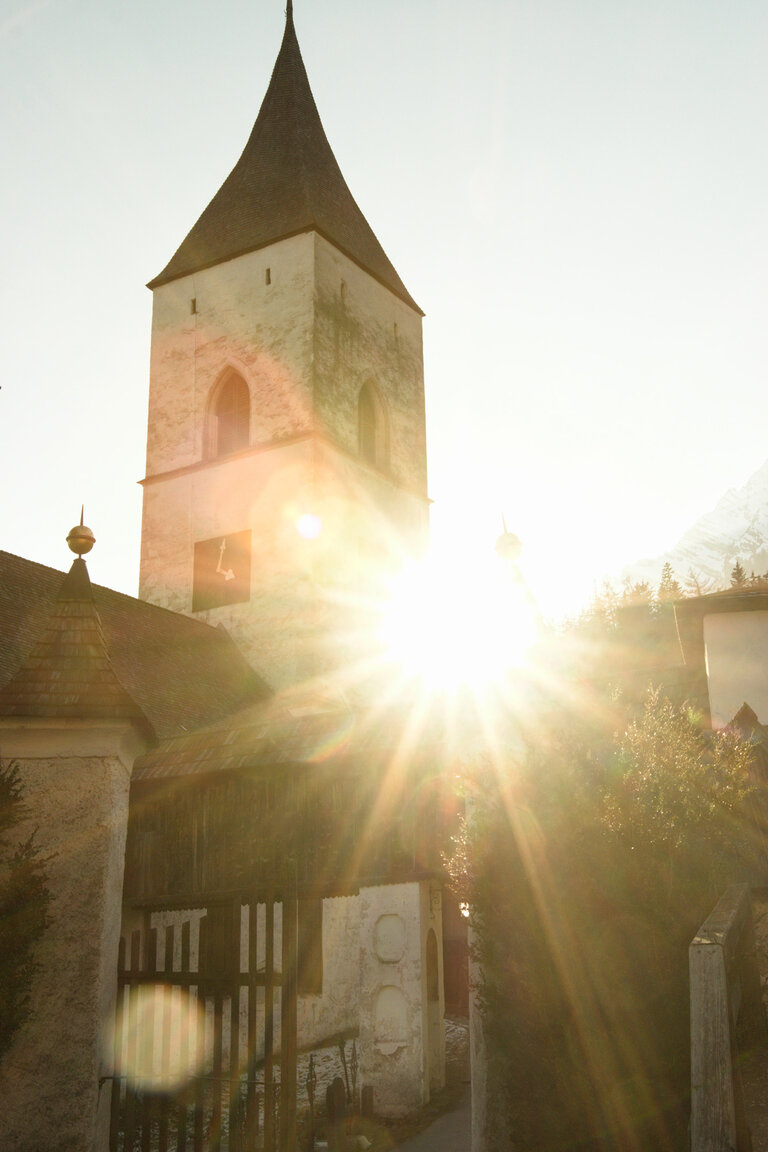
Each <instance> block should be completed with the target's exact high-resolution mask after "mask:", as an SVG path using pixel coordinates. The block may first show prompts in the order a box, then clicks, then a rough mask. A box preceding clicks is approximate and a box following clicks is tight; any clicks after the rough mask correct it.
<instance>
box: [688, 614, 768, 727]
mask: <svg viewBox="0 0 768 1152" xmlns="http://www.w3.org/2000/svg"><path fill="white" fill-rule="evenodd" d="M704 646H705V651H706V666H707V683H708V686H709V707H710V713H711V716H712V726H713V727H714V728H722V727H724V726H725V725H726V724H729V723H730V722H731V720H733V718H734V716H735V715H736V713H737V712H738V710H739V708H741V706H742V704H744V703H746V704H749V706H750V708H752V709H753V710H754V711H755V712H756V713H757V718H758V720H760V722H761V723H762V724H765V723H766V722H768V612H713V613H710V614H709V615H707V616H705V617H704Z"/></svg>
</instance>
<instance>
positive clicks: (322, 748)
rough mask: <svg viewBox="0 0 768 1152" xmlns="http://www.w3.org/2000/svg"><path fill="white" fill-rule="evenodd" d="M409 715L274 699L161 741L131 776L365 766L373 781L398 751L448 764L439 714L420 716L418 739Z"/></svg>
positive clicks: (386, 709)
mask: <svg viewBox="0 0 768 1152" xmlns="http://www.w3.org/2000/svg"><path fill="white" fill-rule="evenodd" d="M309 691H310V693H311V689H310V690H309ZM409 718H410V710H409V709H407V708H406V709H403V708H402V706H400V707H397V706H392V707H381V706H379V707H377V708H374V709H371V708H368V709H365V708H351V707H349V706H346V707H345V706H343V705H340V704H337V705H331V706H330V707H329V706H328V705H327V703H323V704H321V705H320V706H319V707H312V706H310V707H302V708H298V709H294V708H292V707H291V705H290V704H288V705H287V706H286V703H285V701H284V700H283V699H282V698H281V697H279V696H276V697H274V698H273V699H272V700H270V701H266V702H261V703H259V704H257V705H254V706H252V707H246V708H244V709H242V710H241V711H240V712H239V713H237V714H235V715H232V716H228V717H227V718H226V720H223V721H218V722H215V723H213V724H211V725H208V726H206V727H200V728H199V729H197V730H196V731H194V732H183V733H181V734H179V735H178V736H174V737H171V738H169V739H167V740H163V741H161V742H160V743H158V744H157V745H156V746H155V747H154V748H150V749H149V750H148V751H147V752H146V753H144V754H143V755H142V756H140V757H139V758H138V759H137V761H136V763H135V766H134V772H133V777H134V779H135V780H151V779H154V778H162V777H174V776H197V775H200V776H207V775H209V774H211V773H217V772H230V773H252V772H256V773H258V772H260V771H262V770H269V771H272V770H274V769H275V768H288V767H291V768H296V767H298V766H299V765H315V766H318V767H319V766H320V765H325V766H327V767H328V768H344V767H348V768H352V767H355V766H357V767H358V768H359V767H360V766H362V765H364V766H365V771H366V774H368V775H371V776H373V775H375V769H376V768H377V766H381V765H383V764H385V763H387V762H388V761H389V760H390V759H391V758H392V757H393V756H398V755H401V753H404V754H405V756H406V759H407V760H409V761H412V762H414V763H415V762H417V761H421V760H424V758H431V759H432V760H433V761H434V762H437V761H439V760H441V759H445V750H444V748H443V743H444V731H443V726H442V725H441V723H440V720H439V717H438V716H435V715H433V716H429V717H426V716H425V717H423V718H422V723H421V724H420V728H419V736H418V740H416V741H413V740H411V741H410V742H408V740H407V739H406V737H407V734H408V732H409ZM406 743H407V744H408V747H407V751H406V750H405V744H406Z"/></svg>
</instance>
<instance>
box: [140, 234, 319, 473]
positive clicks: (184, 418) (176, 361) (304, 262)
mask: <svg viewBox="0 0 768 1152" xmlns="http://www.w3.org/2000/svg"><path fill="white" fill-rule="evenodd" d="M267 269H269V279H270V283H269V284H267V283H266V279H267ZM313 274H314V268H313V251H312V239H311V236H310V235H309V234H307V235H301V236H294V237H291V238H290V239H288V240H281V241H279V242H278V243H276V244H271V245H269V247H268V248H265V249H261V250H260V251H258V252H250V253H247V254H246V255H244V256H239V257H237V259H235V260H228V261H226V262H225V263H223V264H217V265H215V266H214V267H213V268H206V269H205V270H204V271H202V272H196V273H194V274H193V275H190V276H184V277H182V278H181V279H179V280H173V281H171V282H170V283H169V284H164V285H162V286H161V287H159V288H156V289H155V290H154V298H153V311H152V346H151V354H150V391H149V426H148V434H147V475H148V476H153V475H157V474H159V473H163V472H168V471H172V470H173V469H176V468H184V467H187V466H189V465H190V464H195V463H197V462H198V461H199V460H201V459H202V458H203V456H204V448H205V416H206V411H207V406H208V400H209V397H210V393H211V389H212V388H213V386H214V385H215V384H216V382H217V381H218V379H219V377H220V376H221V373H222V372H223V371H224V369H225V368H226V367H227V366H228V365H231V366H232V367H234V368H236V369H238V370H240V371H241V372H242V374H243V375H244V378H245V380H246V383H247V384H248V386H249V388H250V390H251V398H252V413H253V422H252V428H251V444H264V443H268V442H269V441H272V440H279V439H283V438H284V437H287V436H292V435H296V434H298V433H301V432H306V431H308V430H309V427H310V423H311V419H310V412H311V394H310V379H311V364H312V354H313V348H312V327H313ZM193 301H194V305H193V303H192V302H193ZM193 307H194V311H193V310H192V309H193Z"/></svg>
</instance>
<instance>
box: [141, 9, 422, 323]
mask: <svg viewBox="0 0 768 1152" xmlns="http://www.w3.org/2000/svg"><path fill="white" fill-rule="evenodd" d="M309 231H315V232H318V233H320V234H321V235H322V236H324V237H325V238H326V239H327V240H329V241H330V242H331V243H332V244H334V245H335V246H336V247H337V248H339V249H340V250H341V251H342V252H344V253H345V254H346V255H347V256H349V258H350V259H351V260H354V261H355V263H356V264H359V265H360V267H361V268H364V269H365V270H366V271H367V272H370V274H371V275H372V276H374V277H375V278H376V279H377V280H378V281H380V283H382V284H384V285H385V286H386V287H387V288H389V289H390V290H391V291H392V292H394V293H395V295H396V296H398V297H399V298H400V299H401V300H404V301H405V303H406V304H409V305H410V306H411V307H412V308H415V309H416V311H418V312H420V311H421V309H419V307H418V305H417V304H416V303H415V302H414V300H413V299H412V297H411V296H410V295H409V293H408V291H407V289H406V287H405V285H404V284H403V282H402V280H401V279H400V277H399V276H398V274H397V272H396V271H395V269H394V267H393V265H392V263H391V262H390V260H389V258H388V257H387V255H386V253H385V252H384V249H383V248H382V247H381V244H380V243H379V241H378V240H377V239H376V236H375V235H374V233H373V231H372V229H371V227H370V225H369V224H368V221H367V220H366V219H365V217H364V216H363V213H362V212H361V211H360V209H359V208H358V206H357V204H356V202H355V200H354V198H353V196H352V193H351V192H350V190H349V188H348V187H347V184H346V182H345V180H344V177H343V176H342V174H341V170H340V168H339V166H338V164H337V162H336V157H335V156H334V155H333V152H332V150H331V146H330V144H329V143H328V139H327V137H326V135H325V131H324V129H323V125H322V123H321V121H320V116H319V114H318V111H317V106H316V105H315V100H314V97H313V95H312V90H311V89H310V86H309V80H308V79H307V73H306V69H305V68H304V62H303V60H302V58H301V51H300V49H299V43H298V40H297V39H296V32H295V29H294V25H293V15H292V12H291V9H290V7H289V9H288V14H287V19H286V25H285V35H284V36H283V42H282V46H281V48H280V52H279V54H278V57H277V61H276V63H275V67H274V70H273V72H272V79H271V81H270V84H269V88H268V89H267V94H266V96H265V97H264V102H263V104H262V106H261V110H260V112H259V115H258V117H257V119H256V123H255V124H254V126H253V130H252V131H251V135H250V137H249V139H248V143H247V144H246V146H245V149H244V150H243V153H242V155H241V157H240V159H239V160H238V162H237V164H236V165H235V167H234V168H233V169H232V171H231V173H230V174H229V176H228V177H227V179H226V180H225V181H224V183H223V184H222V186H221V188H220V189H219V191H218V192H217V193H216V195H215V196H214V198H213V200H211V202H210V204H209V205H208V207H207V208H206V209H205V211H204V212H203V214H202V216H201V217H200V219H199V220H198V221H197V223H196V224H195V225H194V227H193V228H192V230H191V231H190V233H189V234H188V235H187V237H186V239H185V240H184V241H183V242H182V244H181V246H180V247H179V249H178V250H177V251H176V253H175V255H174V256H173V257H172V258H171V260H170V261H169V263H168V264H167V265H166V267H165V268H164V269H163V271H162V272H161V273H160V274H159V276H156V277H155V279H154V280H151V281H150V282H149V285H148V287H150V288H156V287H159V285H161V284H165V283H167V282H168V281H170V280H176V279H178V278H179V277H180V276H187V275H189V274H190V273H192V272H198V271H200V270H202V269H203V268H209V267H211V266H213V265H215V264H220V263H222V262H223V261H225V260H231V259H233V258H234V257H236V256H241V255H243V254H244V253H246V252H253V251H255V250H256V249H258V248H263V247H264V246H265V245H267V244H272V243H274V242H275V241H277V240H282V239H286V238H287V237H289V236H295V235H298V234H299V233H301V232H309Z"/></svg>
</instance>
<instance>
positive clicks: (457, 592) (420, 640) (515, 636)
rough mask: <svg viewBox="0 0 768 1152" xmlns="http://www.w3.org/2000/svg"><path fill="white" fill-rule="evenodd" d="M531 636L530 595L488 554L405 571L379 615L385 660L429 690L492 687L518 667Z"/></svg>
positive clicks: (433, 559) (438, 560)
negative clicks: (393, 663) (390, 661)
mask: <svg viewBox="0 0 768 1152" xmlns="http://www.w3.org/2000/svg"><path fill="white" fill-rule="evenodd" d="M535 639H536V613H535V609H534V607H533V604H532V602H531V599H530V595H529V593H528V592H527V589H526V588H525V585H523V584H522V583H521V582H519V581H517V580H515V579H513V577H512V575H511V574H510V568H509V566H508V565H506V564H504V563H503V562H502V561H501V560H500V559H499V558H498V557H497V556H494V555H490V556H488V557H487V558H486V557H482V558H478V557H475V558H470V557H468V556H466V555H463V556H457V555H453V554H451V555H440V556H438V555H436V554H432V555H431V556H430V557H429V558H428V559H427V560H425V561H424V562H422V563H421V564H413V565H411V566H409V567H408V568H407V569H405V570H403V571H402V572H401V574H400V576H399V577H398V578H397V580H396V581H395V584H394V586H393V588H392V592H391V596H390V598H389V601H388V603H387V605H386V608H385V610H384V613H383V620H382V642H383V644H384V647H385V650H386V651H387V653H388V655H389V657H390V658H391V659H392V660H393V661H394V662H395V663H397V664H399V665H401V666H402V668H403V670H404V672H406V673H407V674H409V675H414V676H420V677H421V678H422V679H423V680H424V681H425V683H426V684H428V685H429V686H430V687H432V688H435V689H440V688H444V689H449V688H456V687H459V686H460V685H468V686H470V687H472V688H475V689H477V688H480V687H482V686H483V685H487V684H491V683H494V682H498V681H499V680H501V679H503V677H504V675H505V674H506V673H507V672H509V671H511V670H513V669H519V668H521V667H522V666H523V665H524V663H525V660H526V656H527V653H528V651H529V649H530V648H531V646H532V645H533V643H534V641H535Z"/></svg>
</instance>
